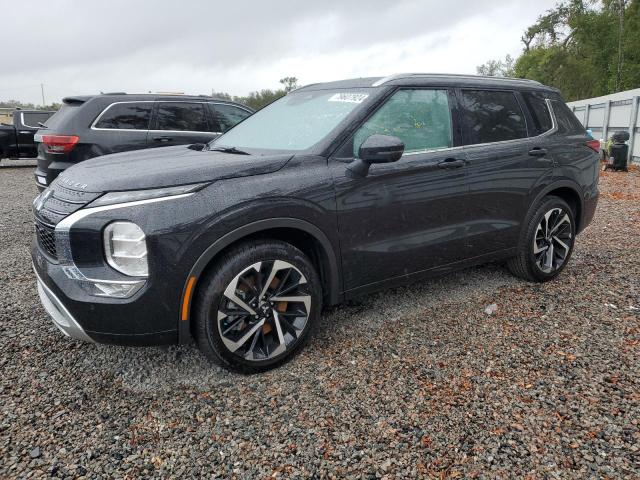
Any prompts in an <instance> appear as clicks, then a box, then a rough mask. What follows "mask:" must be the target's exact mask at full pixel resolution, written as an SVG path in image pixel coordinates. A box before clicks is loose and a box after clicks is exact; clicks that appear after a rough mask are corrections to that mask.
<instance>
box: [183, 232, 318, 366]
mask: <svg viewBox="0 0 640 480" xmlns="http://www.w3.org/2000/svg"><path fill="white" fill-rule="evenodd" d="M321 302H322V293H321V287H320V280H319V278H318V275H317V273H316V271H315V270H314V268H313V265H312V264H311V262H310V261H309V259H308V258H307V257H306V256H305V255H304V254H303V253H302V252H301V251H300V250H298V249H297V248H295V247H293V246H292V245H289V244H287V243H285V242H280V241H275V240H274V241H260V242H256V243H246V244H243V245H240V246H239V247H237V248H235V249H233V250H231V251H230V252H228V253H227V254H225V255H224V257H223V258H221V260H220V261H219V262H218V263H217V264H216V265H215V266H214V268H213V269H212V270H211V273H210V274H208V275H207V276H206V277H205V278H203V280H202V283H201V286H200V292H199V294H198V298H197V299H196V308H195V321H196V338H197V342H198V346H199V347H200V350H201V351H202V352H203V353H204V354H205V355H206V356H207V357H209V358H210V359H211V360H213V361H214V362H216V363H218V364H219V365H222V366H224V367H226V368H230V369H233V370H239V371H243V372H255V371H263V370H267V369H269V368H273V367H275V366H277V365H280V364H281V363H283V362H285V361H286V360H288V359H289V358H291V357H292V356H293V355H294V354H295V353H296V352H297V351H299V350H300V348H301V347H302V346H303V345H304V344H305V343H306V341H307V340H308V338H309V335H310V333H311V330H312V327H313V325H314V324H315V322H316V321H317V320H318V318H319V316H320V310H321Z"/></svg>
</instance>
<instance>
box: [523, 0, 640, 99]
mask: <svg viewBox="0 0 640 480" xmlns="http://www.w3.org/2000/svg"><path fill="white" fill-rule="evenodd" d="M522 43H523V44H524V52H523V53H522V55H521V56H520V57H519V58H518V60H517V61H516V62H515V72H514V73H515V75H516V76H518V77H522V78H531V79H534V80H538V81H540V82H542V83H545V84H548V85H552V86H554V87H557V88H559V89H560V90H561V91H562V93H563V94H564V96H565V98H567V99H568V100H576V99H579V98H589V97H596V96H600V95H606V94H609V93H613V92H616V91H621V90H627V89H630V88H636V87H638V86H639V85H640V0H602V1H596V0H565V1H564V2H562V3H560V4H559V5H558V6H557V7H556V8H554V9H552V10H549V11H548V12H546V13H545V14H544V15H541V16H540V17H539V18H538V20H537V22H536V23H535V24H533V25H532V26H530V27H529V28H528V29H527V30H526V31H525V33H524V35H523V37H522Z"/></svg>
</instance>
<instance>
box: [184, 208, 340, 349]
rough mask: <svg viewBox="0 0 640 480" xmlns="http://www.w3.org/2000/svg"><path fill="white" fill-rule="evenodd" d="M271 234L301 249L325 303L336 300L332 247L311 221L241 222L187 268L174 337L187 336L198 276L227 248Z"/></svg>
mask: <svg viewBox="0 0 640 480" xmlns="http://www.w3.org/2000/svg"><path fill="white" fill-rule="evenodd" d="M264 238H271V239H276V240H282V241H285V242H287V243H290V244H292V245H294V246H295V247H297V248H298V249H300V250H301V251H302V252H303V253H305V254H306V255H307V256H308V257H309V258H310V260H311V262H312V263H313V264H314V266H315V267H316V269H317V271H318V275H319V276H320V279H321V282H322V287H323V296H324V302H325V304H329V305H334V304H336V303H339V301H340V297H341V295H342V288H341V275H340V271H339V265H340V263H339V261H338V256H337V254H336V251H335V249H334V247H333V245H332V243H331V241H330V240H329V238H328V237H327V236H326V235H325V234H324V233H323V232H322V230H320V229H319V228H318V227H316V226H315V225H313V224H311V223H309V222H307V221H305V220H300V219H296V218H272V219H265V220H258V221H255V222H252V223H249V224H247V225H243V226H242V227H239V228H237V229H235V230H233V231H231V232H229V233H227V234H226V235H224V236H222V237H220V238H219V239H218V240H216V241H215V242H214V243H212V244H211V245H210V246H209V247H208V248H207V249H206V250H205V251H204V252H203V253H202V254H201V255H200V257H199V258H198V260H197V261H196V262H195V264H194V265H193V267H192V268H191V270H190V272H189V274H188V276H187V278H186V280H185V283H184V286H183V290H182V296H181V301H180V314H179V319H178V321H179V327H178V341H179V343H188V342H189V340H190V338H191V306H192V303H193V299H194V297H195V296H196V295H197V291H198V286H199V285H198V280H199V279H200V278H201V277H202V276H203V275H204V274H205V273H206V272H207V270H208V269H209V268H212V267H213V265H215V261H216V259H217V258H219V257H220V255H222V254H223V253H224V252H225V251H227V250H228V249H229V248H232V247H233V246H234V245H237V244H238V243H240V242H244V241H247V240H250V239H264Z"/></svg>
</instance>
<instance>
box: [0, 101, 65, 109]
mask: <svg viewBox="0 0 640 480" xmlns="http://www.w3.org/2000/svg"><path fill="white" fill-rule="evenodd" d="M60 106H61V104H59V103H51V104H49V105H44V106H43V105H34V104H33V103H25V102H21V101H19V100H0V108H21V109H22V110H58V109H59V108H60Z"/></svg>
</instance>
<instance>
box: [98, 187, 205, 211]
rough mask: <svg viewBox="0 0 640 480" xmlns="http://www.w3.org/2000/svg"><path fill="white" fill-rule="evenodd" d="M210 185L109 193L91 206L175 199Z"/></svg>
mask: <svg viewBox="0 0 640 480" xmlns="http://www.w3.org/2000/svg"><path fill="white" fill-rule="evenodd" d="M207 185H209V183H192V184H191V185H180V186H178V187H166V188H154V189H151V190H129V191H125V192H109V193H105V194H104V195H102V196H101V197H98V198H97V199H95V200H94V201H93V202H91V204H90V205H89V208H91V207H100V206H103V205H114V204H117V203H128V202H138V201H141V200H150V199H153V198H162V197H175V196H176V195H185V194H187V193H193V192H197V191H198V190H201V189H202V188H204V187H206V186H207Z"/></svg>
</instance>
